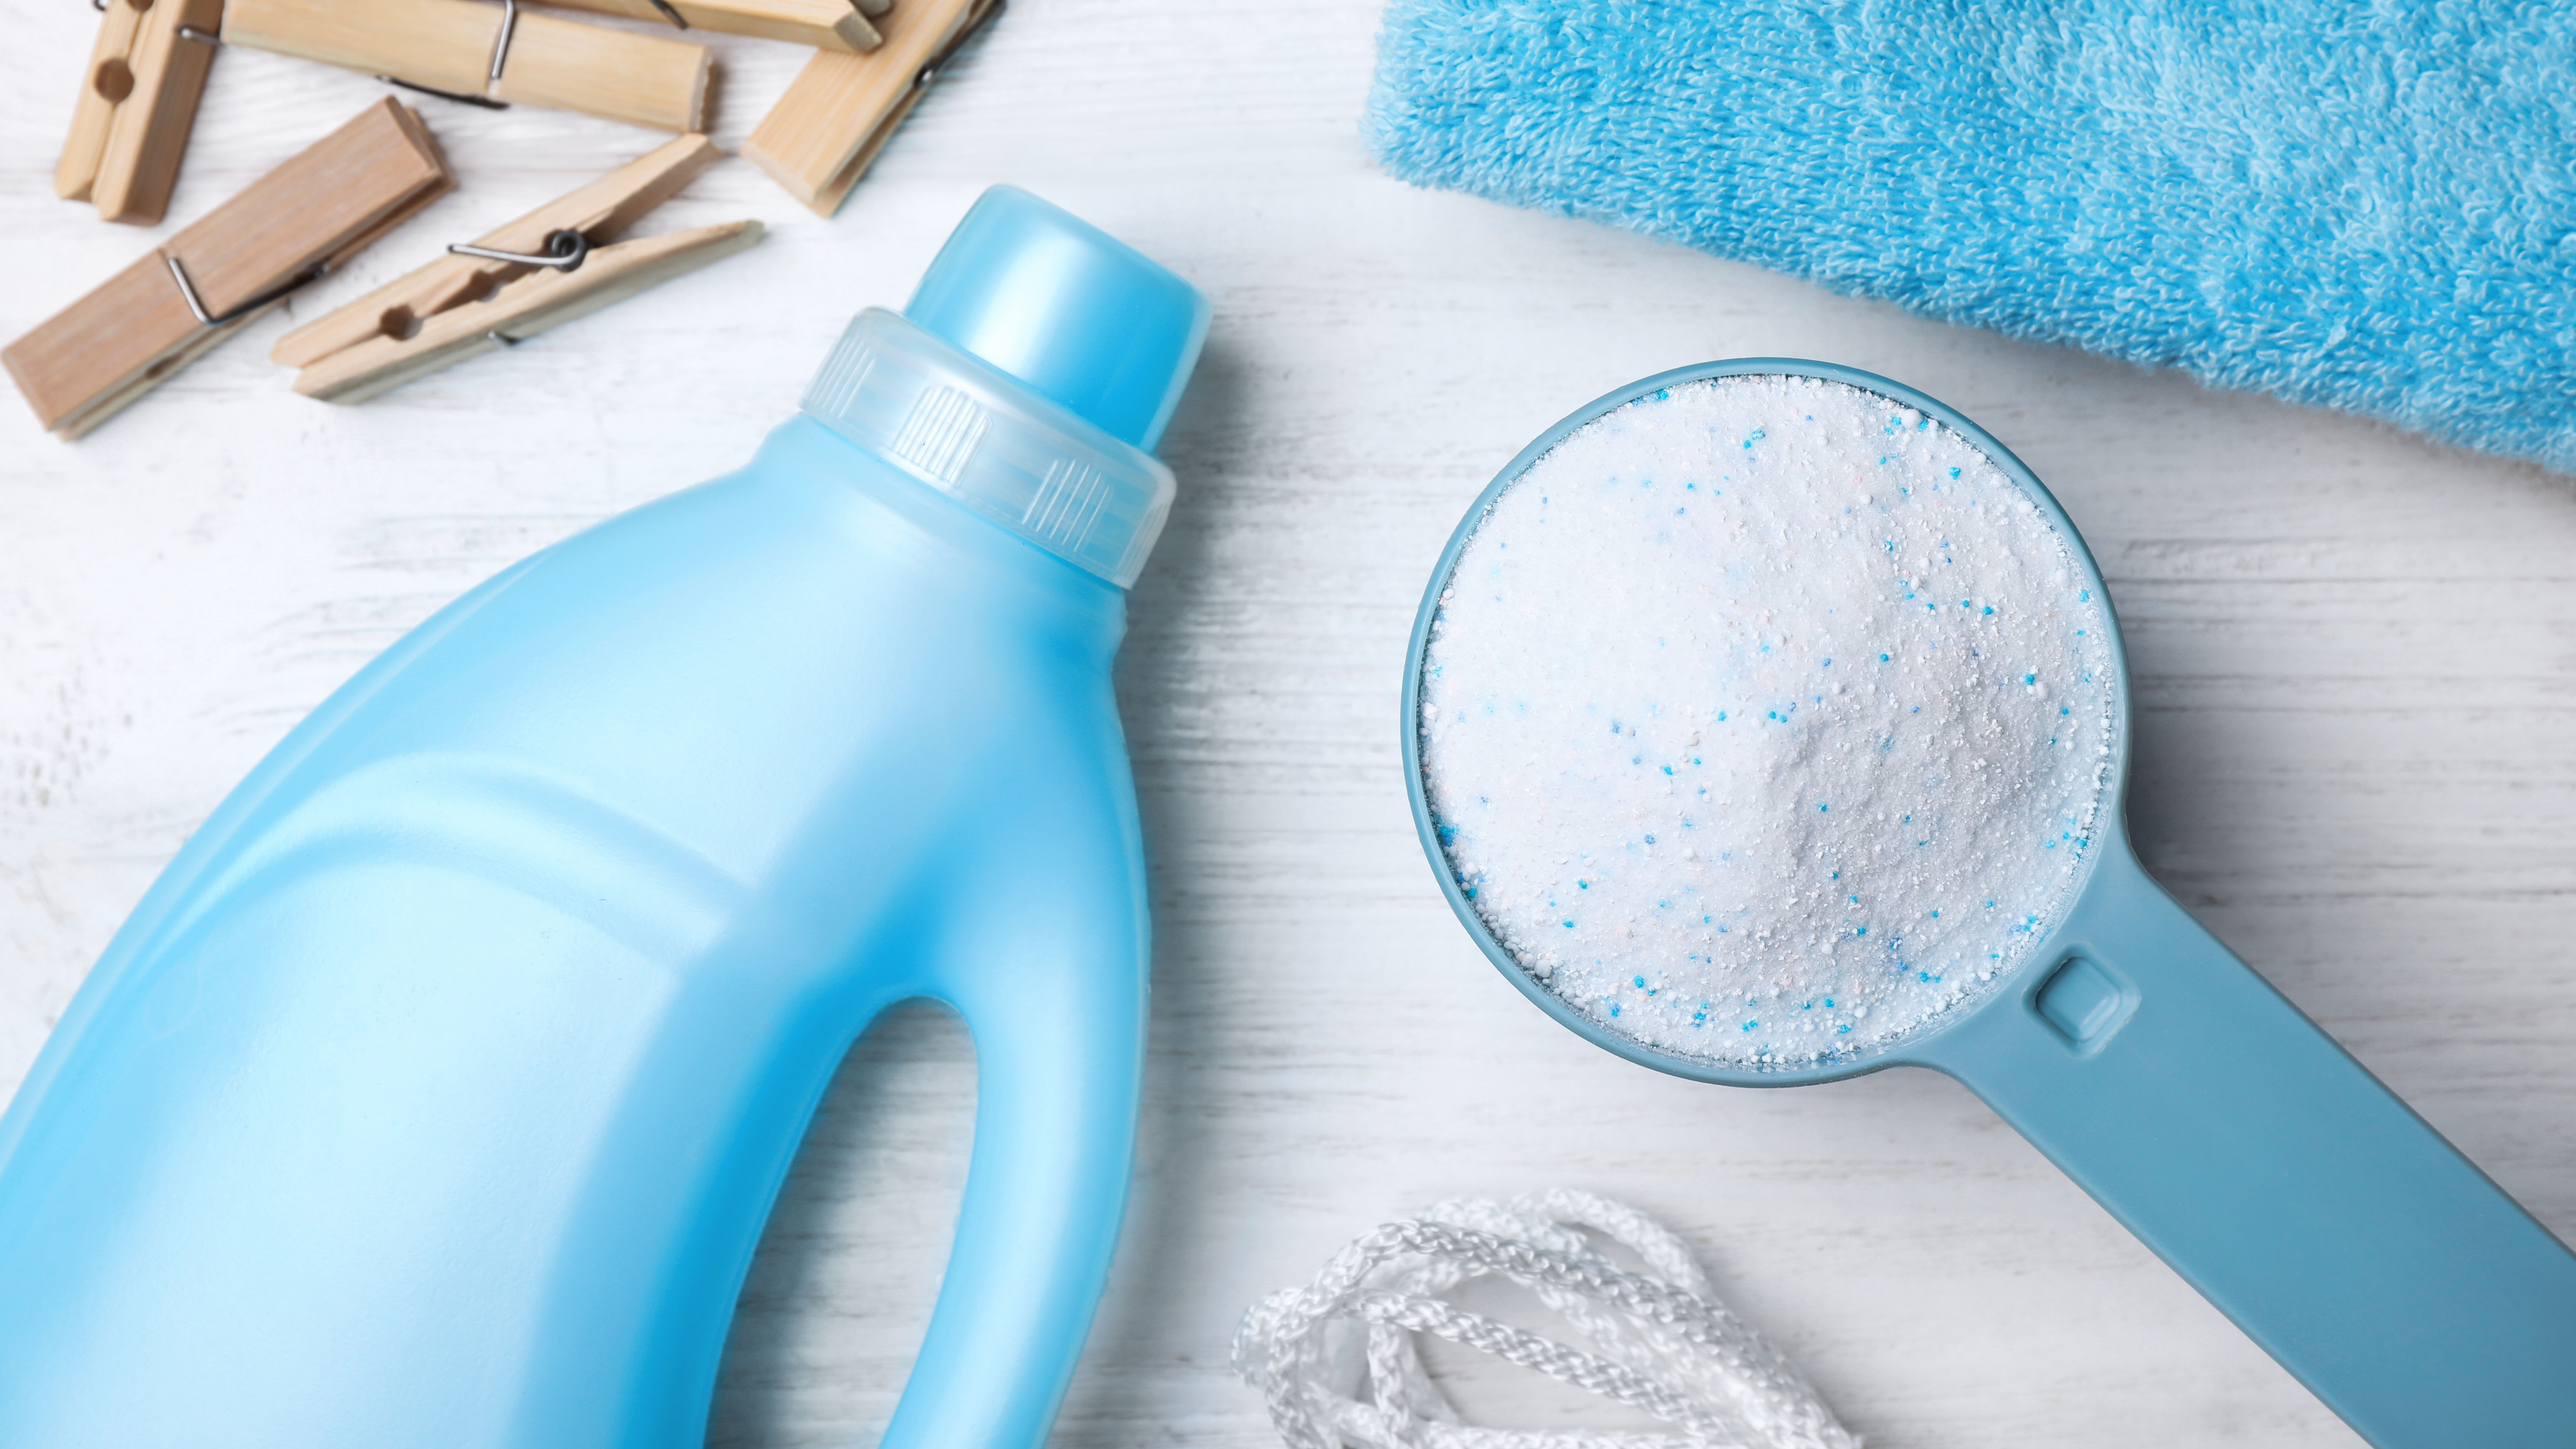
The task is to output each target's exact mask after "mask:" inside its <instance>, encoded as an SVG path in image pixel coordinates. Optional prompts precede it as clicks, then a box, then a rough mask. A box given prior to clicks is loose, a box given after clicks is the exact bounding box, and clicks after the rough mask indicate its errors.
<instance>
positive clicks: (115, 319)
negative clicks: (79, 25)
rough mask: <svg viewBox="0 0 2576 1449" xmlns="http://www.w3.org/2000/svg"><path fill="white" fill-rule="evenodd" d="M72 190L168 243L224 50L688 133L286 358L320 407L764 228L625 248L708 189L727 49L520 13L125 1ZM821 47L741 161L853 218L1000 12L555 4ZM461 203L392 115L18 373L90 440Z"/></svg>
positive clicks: (114, 0)
mask: <svg viewBox="0 0 2576 1449" xmlns="http://www.w3.org/2000/svg"><path fill="white" fill-rule="evenodd" d="M101 3H102V8H103V10H104V12H105V14H104V18H103V20H102V23H101V25H100V28H99V37H98V42H97V45H96V47H95V48H94V49H93V51H92V54H91V58H90V65H89V69H88V71H87V73H86V74H85V75H84V76H83V77H82V83H81V91H80V97H79V100H78V102H77V103H76V105H75V107H74V110H73V115H72V124H71V130H70V134H69V136H68V137H67V139H66V140H65V143H64V146H63V155H62V160H61V162H60V164H59V165H58V166H57V167H56V169H55V176H54V185H55V190H56V192H57V193H58V194H59V195H61V196H63V197H65V198H67V199H73V200H85V201H90V202H92V203H93V204H95V205H96V206H97V207H98V210H99V214H100V215H101V216H102V217H104V218H105V219H107V220H109V221H120V222H127V223H132V224H136V225H145V226H150V225H157V224H158V223H159V222H160V220H161V218H162V215H163V213H164V212H165V211H166V210H167V209H168V206H169V200H170V195H171V191H172V189H173V187H174V186H175V185H176V184H177V180H178V174H179V163H180V160H181V158H182V157H183V155H184V154H185V152H186V150H187V144H188V133H189V131H190V129H191V128H192V127H193V125H194V122H195V117H196V108H197V102H198V98H199V96H200V94H201V93H202V92H203V91H204V89H205V85H206V80H207V75H208V71H209V69H210V67H211V66H212V64H213V61H214V56H215V54H216V52H217V51H218V50H219V49H220V48H221V47H222V46H225V45H246V46H252V47H256V48H258V49H262V50H269V51H275V52H278V53H280V54H285V55H292V56H297V57H300V58H303V59H307V60H313V61H319V62H322V63H325V64H329V65H337V66H344V67H348V68H351V69H355V70H361V71H365V72H367V73H369V74H372V75H375V76H377V77H378V78H380V79H383V80H386V81H389V82H391V83H393V84H395V85H399V86H405V87H408V88H410V89H412V90H416V91H423V92H426V93H429V94H432V95H437V96H442V97H445V98H447V99H449V100H453V101H459V102H463V103H465V104H468V105H476V106H488V107H494V108H499V107H505V106H510V105H514V104H523V105H535V106H551V107H557V108H561V109H566V110H574V111H581V112H584V113H586V114H590V115H596V116H603V117H607V118H610V119H613V120H618V121H624V122H628V123H631V124H634V125H639V126H647V127H651V128H654V129H658V130H663V131H673V132H678V133H680V136H679V139H677V140H674V141H672V142H670V143H668V144H666V145H664V146H662V147H660V148H659V149H657V150H655V151H653V152H652V153H650V154H648V155H646V156H643V157H641V158H639V159H637V160H636V161H634V162H631V163H629V164H628V165H626V166H624V167H621V168H619V169H618V170H616V171H614V172H611V173H610V174H609V175H607V176H605V177H602V178H601V179H600V180H598V181H595V182H592V183H591V184H589V185H587V186H584V187H582V188H580V189H579V190H576V191H574V192H572V193H571V194H569V195H567V196H564V197H561V198H559V199H558V200H556V201H553V202H551V203H548V204H547V205H545V206H542V207H539V208H538V209H537V210H535V211H533V212H530V213H529V214H528V215H526V216H523V217H521V218H519V219H518V220H516V221H514V222H511V223H510V224H509V225H507V226H504V227H500V228H498V229H496V230H493V231H490V232H487V233H486V234H485V235H483V236H481V237H479V238H477V239H476V240H475V241H473V242H470V243H456V244H454V245H451V246H450V247H449V248H448V253H449V254H448V255H447V256H444V257H442V258H440V259H439V260H437V261H434V262H432V263H430V264H429V265H427V266H425V267H422V268H420V269H419V270H418V271H415V272H413V273H411V274H410V275H409V276H406V277H404V278H402V279H401V280H399V281H396V282H394V283H392V284H390V285H388V286H385V287H380V288H378V289H377V290H376V291H375V292H372V293H370V294H369V295H367V296H366V297H364V298H361V299H359V300H358V301H356V302H353V303H350V304H348V305H347V306H344V307H342V308H340V309H339V310H338V311H335V312H333V313H331V314H329V315H328V316H325V317H323V318H321V319H319V320H318V321H315V322H312V323H309V324H307V325H305V326H303V327H300V328H298V329H296V330H295V331H293V332H291V333H289V334H287V335H286V336H285V337H284V338H282V339H280V340H279V342H278V343H277V345H276V347H275V349H274V351H273V352H272V354H271V355H272V356H273V357H274V358H275V359H276V360H277V361H279V362H282V363H285V364H286V365H288V366H290V367H294V368H296V369H298V373H297V377H296V381H295V388H296V391H298V392H301V393H304V394H305V395H307V396H310V397H316V398H321V399H324V400H326V401H333V402H358V401H362V400H364V399H366V398H370V397H373V396H375V395H376V394H378V393H381V392H383V391H385V390H386V389H388V388H391V387H395V386H398V385H399V384H401V383H403V382H406V381H409V380H410V379H412V378H416V377H419V376H422V375H424V374H426V373H429V372H434V371H437V370H438V369H440V368H443V367H447V366H451V365H453V364H455V363H457V362H461V361H464V360H465V359H466V358H468V357H471V356H474V355H475V354H477V353H480V352H485V351H489V350H491V349H493V348H495V347H501V346H512V345H516V344H517V343H519V342H520V341H523V340H525V339H526V338H528V337H530V336H533V335H535V334H536V333H538V332H542V331H544V330H545V329H547V328H549V327H552V326H555V325H557V324H559V323H562V322H566V321H569V320H571V319H572V318H575V317H578V316H581V315H583V314H584V313H587V312H590V311H593V310H595V309H597V308H599V307H603V306H606V305H608V304H609V303H611V302H614V301H617V300H619V299H621V298H624V297H628V296H632V295H634V294H635V293H636V292H639V291H642V290H644V289H645V288H647V287H650V286H652V285H654V284H655V283H658V282H661V281H664V280H667V279H669V278H671V277H675V276H679V275H681V274H683V273H685V272H689V271H694V270H696V269H697V268H698V267H701V266H704V265H706V264H707V263H709V262H712V261H715V260H717V259H719V258H722V257H725V256H730V255H732V254H733V253H734V252H737V251H740V250H742V249H743V248H745V247H748V246H750V245H751V244H752V243H754V242H756V241H758V240H759V239H760V237H761V234H762V228H761V225H760V223H758V222H756V221H738V222H728V223H725V224H723V225H720V226H712V227H700V228H697V229H695V230H692V231H685V232H679V233H674V234H671V235H666V236H655V237H644V238H638V239H634V240H625V241H619V240H614V238H615V237H616V236H617V235H618V233H620V232H622V231H623V230H625V229H626V228H627V227H628V226H630V225H632V224H633V223H634V222H635V221H636V220H637V219H638V218H640V217H641V216H642V215H643V214H645V213H646V212H648V211H650V210H652V209H653V208H654V207H655V206H657V205H659V204H660V203H661V202H662V201H663V200H665V199H666V198H668V197H669V196H670V195H671V194H672V193H673V192H675V191H677V190H678V189H679V188H680V187H681V186H682V185H684V184H685V183H686V182H687V181H688V179H689V178H690V177H692V176H694V175H696V174H697V173H698V172H699V171H701V170H703V169H705V167H706V166H707V164H708V163H709V162H711V161H712V160H714V159H715V157H716V155H717V152H716V149H715V146H714V144H713V143H712V142H710V141H708V139H707V138H706V136H705V135H704V134H702V133H703V132H704V131H705V129H706V125H707V116H706V109H707V97H708V92H709V81H710V77H711V73H712V64H711V56H710V53H709V52H708V50H707V48H706V47H705V46H703V45H698V44H696V43H694V42H691V41H687V40H683V39H680V38H678V36H677V34H672V35H659V34H650V33H641V32H637V31H632V30H619V29H616V28H613V27H609V26H601V25H593V24H585V23H582V22H579V21H574V20H566V19H562V18H558V17H556V16H552V15H547V14H543V13H530V12H527V11H523V10H522V8H521V6H520V3H519V0H500V3H498V4H497V5H495V4H488V3H484V0H101ZM545 3H547V4H549V5H553V6H559V7H563V8H569V9H575V10H584V11H591V12H595V13H599V14H605V15H614V16H622V17H626V18H629V19H636V20H648V21H656V22H660V23H664V24H667V25H669V26H670V27H672V29H673V30H674V31H675V32H683V31H688V30H693V29H699V30H711V31H720V32H724V33H728V34H735V35H747V36H754V37H758V38H761V39H766V40H777V41H785V42H789V43H793V44H798V45H805V46H810V47H812V48H813V50H814V57H813V59H812V60H811V61H809V62H808V63H807V64H806V66H805V68H804V70H803V72H802V73H801V74H799V75H798V77H797V78H796V81H795V82H794V84H792V85H791V86H789V87H788V90H787V93H786V94H785V95H784V96H783V97H782V98H781V99H780V100H779V101H778V103H777V104H776V105H775V106H774V107H773V108H772V109H771V110H770V112H769V114H768V115H767V116H766V117H764V118H763V119H762V121H761V123H760V125H759V127H758V128H757V129H755V130H754V132H753V133H752V136H751V139H750V141H749V142H748V143H747V144H746V145H745V147H744V148H743V150H744V154H745V155H746V156H747V157H749V158H750V159H751V160H752V161H753V162H754V163H755V164H757V165H758V166H759V167H760V168H761V170H762V171H764V172H766V173H767V174H768V175H769V176H771V177H772V178H774V179H775V180H777V181H778V183H779V184H780V185H782V186H784V187H786V188H787V190H788V192H789V194H791V195H793V196H794V197H795V198H796V199H797V200H798V201H800V202H802V203H804V204H805V205H806V206H808V207H811V208H812V209H813V210H814V211H816V212H818V213H820V214H822V215H825V216H829V215H831V214H832V213H833V212H835V211H837V210H838V209H839V207H840V205H841V203H842V201H843V200H844V199H846V198H847V197H848V196H849V194H850V191H851V189H852V188H853V187H855V186H856V185H857V184H858V181H859V178H860V177H861V176H862V175H863V174H865V172H866V171H867V168H868V166H869V165H870V163H871V162H873V161H874V160H875V158H876V155H877V153H878V152H879V151H880V150H882V149H883V148H884V146H885V143H886V141H887V139H888V138H889V137H890V136H891V135H892V134H893V132H894V129H895V128H896V127H897V126H898V125H900V124H901V122H902V121H903V118H904V117H905V116H906V115H908V114H910V112H911V110H912V108H913V107H914V106H915V105H917V104H918V103H919V102H920V99H921V96H922V94H923V92H924V91H925V90H926V89H927V88H928V87H929V85H930V84H931V82H932V81H933V80H934V79H935V78H936V77H937V75H938V73H939V71H940V68H941V67H942V66H943V65H945V64H946V63H947V61H948V60H949V58H950V57H952V56H953V55H955V53H956V52H957V50H958V48H959V47H961V46H962V45H963V44H964V43H965V42H966V40H967V39H968V38H970V37H971V36H972V35H973V34H974V33H975V31H976V30H977V29H979V28H980V27H981V26H982V25H983V24H984V23H985V22H986V21H987V20H989V19H991V18H992V17H993V16H994V15H996V14H998V13H999V12H1000V10H1001V8H1002V0H545ZM454 186H455V180H454V178H453V177H452V176H451V175H450V174H449V172H448V170H447V165H446V162H445V160H444V159H443V158H442V157H441V156H440V154H439V150H438V146H437V143H436V142H435V141H434V140H433V139H432V138H431V137H430V134H429V132H428V129H427V128H426V127H425V126H424V125H423V124H422V122H421V119H420V117H419V116H418V114H416V113H415V112H413V111H412V110H411V109H409V108H408V107H406V106H403V105H400V104H398V103H396V102H394V101H392V100H386V101H382V102H379V103H377V104H376V105H373V106H370V107H369V108H368V109H367V110H366V111H364V112H362V113H360V115H359V116H358V117H357V119H355V120H353V121H351V122H349V123H348V124H347V125H345V126H342V127H341V128H340V129H339V130H337V131H335V132H333V133H332V134H331V135H329V136H326V137H324V138H323V139H322V140H320V141H318V142H316V143H314V144H313V145H312V146H311V147H308V148H307V149H306V150H305V151H303V152H302V153H300V154H298V155H297V156H295V157H294V158H292V159H291V160H289V161H287V162H286V163H285V164H283V165H281V166H279V167H278V168H277V169H276V170H274V171H272V172H270V173H269V174H268V175H267V176H265V177H262V178H261V179H260V180H259V181H257V182H254V183H252V185H251V186H250V187H249V188H248V189H247V190H245V191H243V192H242V193H241V194H240V195H238V196H236V197H234V198H233V199H232V200H230V201H227V202H225V203H224V204H223V205H221V206H219V207H217V208H216V209H215V210H214V211H212V212H210V213H208V214H207V215H206V216H204V217H202V218H200V219H199V220H198V221H196V222H195V223H193V224H192V225H190V226H188V227H186V228H185V229H183V230H181V231H180V232H179V233H178V234H176V235H175V236H173V237H171V238H170V239H169V240H168V241H167V242H164V243H163V244H162V245H160V246H158V247H156V248H154V249H153V250H151V251H150V252H148V253H146V254H145V255H144V256H143V257H142V258H141V259H139V260H137V261H135V262H134V263H133V264H131V265H129V266H127V267H126V268H125V269H124V270H123V271H121V272H119V273H117V274H116V275H115V276H114V277H112V278H110V279H109V280H108V281H107V282H106V283H104V284H102V285H101V286H99V287H97V288H96V289H94V290H92V291H91V292H90V293H89V294H88V295H87V296H84V297H83V298H81V299H80V300H79V301H77V302H75V303H73V304H72V305H71V306H69V307H67V308H65V309H64V310H63V311H62V312H60V313H57V314H56V315H55V316H54V317H52V318H51V319H49V320H47V321H46V322H44V323H42V324H41V325H39V326H38V327H37V328H36V329H35V330H34V331H32V332H30V333H28V334H27V335H26V336H24V337H22V338H20V339H18V340H17V341H16V342H14V343H12V344H10V345H9V347H8V348H6V349H5V350H0V362H5V364H6V365H7V367H8V370H9V373H10V375H11V377H12V378H14V379H15V380H16V382H17V384H18V388H19V390H20V391H21V392H23V393H25V394H26V396H27V400H28V402H29V403H30V404H31V405H33V407H34V408H35V410H36V414H37V416H38V418H39V419H41V420H42V421H43V423H44V425H45V426H46V427H47V428H50V429H52V430H53V431H54V432H56V433H58V434H59V435H61V436H63V437H66V438H73V437H78V436H80V435H81V434H83V433H85V432H87V431H89V430H90V429H91V428H94V427H96V426H98V425H99V424H100V423H101V422H104V421H105V420H106V419H107V418H109V417H110V416H112V415H113V414H114V413H115V412H116V411H117V410H119V409H121V408H123V407H124V406H126V405H127V404H128V403H131V402H132V401H134V400H135V399H136V398H137V397H140V396H141V395H142V394H143V393H145V392H148V391H149V390H151V389H152V388H153V387H154V386H156V385H158V384H159V383H161V382H163V381H165V380H167V379H168V378H169V377H170V376H171V375H172V374H174V373H176V372H177V371H178V370H179V369H180V368H182V367H185V366H186V365H187V364H188V363H190V362H192V361H194V360H195V359H196V358H197V357H199V356H200V355H202V354H204V353H205V352H206V351H207V350H209V349H211V348H212V347H214V346H215V345H216V344H217V343H219V342H221V341H223V340H224V339H225V338H227V337H229V336H231V335H233V334H234V333H235V332H238V331H240V330H241V329H242V328H243V327H245V326H247V325H248V324H249V323H250V322H251V320H252V319H254V318H256V317H258V316H260V315H262V314H264V313H266V312H267V311H268V310H269V309H270V308H272V307H274V306H276V305H278V304H279V303H280V302H282V301H284V300H285V298H286V297H287V295H288V294H289V293H292V292H294V291H295V290H296V289H298V288H300V287H302V286H305V285H306V284H308V283H310V282H313V281H315V280H317V279H318V278H320V277H322V276H324V275H326V274H328V273H329V272H331V271H333V270H336V269H337V268H338V267H339V266H340V265H341V264H342V263H343V262H345V261H346V260H347V259H348V258H349V257H350V256H352V255H354V254H355V253H356V252H357V251H358V250H359V249H360V248H362V247H364V246H366V245H367V244H368V243H369V242H372V241H374V240H375V239H376V238H377V237H379V236H381V235H383V234H384V233H385V232H387V231H389V230H391V229H392V228H393V227H394V226H396V225H397V224H399V223H400V222H402V221H404V220H406V219H408V218H409V217H410V216H411V215H412V214H413V213H415V212H417V211H418V210H419V209H420V208H421V207H423V206H426V205H428V204H429V203H430V202H431V201H433V200H435V199H436V198H437V197H438V196H440V195H443V194H444V193H446V192H447V191H449V190H451V189H453V188H454Z"/></svg>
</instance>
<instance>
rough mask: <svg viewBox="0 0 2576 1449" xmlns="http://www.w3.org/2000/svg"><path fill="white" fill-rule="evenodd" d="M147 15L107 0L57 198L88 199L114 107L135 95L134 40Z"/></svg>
mask: <svg viewBox="0 0 2576 1449" xmlns="http://www.w3.org/2000/svg"><path fill="white" fill-rule="evenodd" d="M148 3H149V0H146V4H147V5H148ZM143 16H144V10H143V9H142V8H138V7H137V6H136V4H135V3H134V0H109V4H108V6H107V9H106V10H105V11H103V12H101V13H100V15H99V17H98V40H97V41H96V43H95V44H93V45H92V46H91V47H90V53H89V65H88V66H87V67H85V68H84V69H83V70H82V71H81V83H80V92H79V99H77V100H75V101H74V102H73V103H72V123H71V128H70V129H69V131H67V132H66V133H65V134H64V136H63V154H62V157H61V159H60V160H58V161H56V162H55V163H54V194H55V195H56V196H59V197H61V198H62V199H63V200H65V201H87V200H89V189H90V184H91V183H92V182H94V181H96V180H97V179H98V158H99V156H100V154H101V153H102V152H104V151H105V150H106V149H107V131H108V127H109V126H110V125H111V124H113V123H114V122H115V120H116V108H117V107H118V106H120V105H122V104H124V103H125V101H126V100H127V99H128V98H129V97H131V96H132V95H133V94H134V37H135V35H136V33H137V32H139V31H140V30H141V29H142V26H143Z"/></svg>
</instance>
